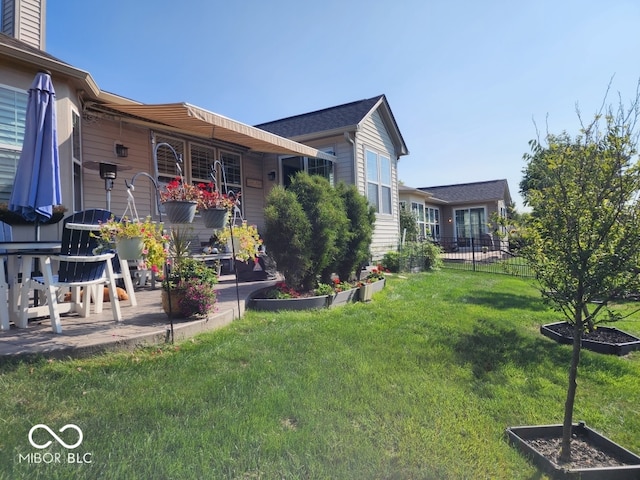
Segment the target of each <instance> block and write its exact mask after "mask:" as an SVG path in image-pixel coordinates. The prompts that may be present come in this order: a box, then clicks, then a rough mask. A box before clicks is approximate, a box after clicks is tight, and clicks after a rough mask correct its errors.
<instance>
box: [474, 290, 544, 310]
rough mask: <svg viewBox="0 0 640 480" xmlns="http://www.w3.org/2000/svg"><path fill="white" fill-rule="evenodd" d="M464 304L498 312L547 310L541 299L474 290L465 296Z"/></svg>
mask: <svg viewBox="0 0 640 480" xmlns="http://www.w3.org/2000/svg"><path fill="white" fill-rule="evenodd" d="M465 302H466V303H470V304H473V305H483V306H487V307H491V308H495V309H499V310H506V309H518V310H529V311H536V312H539V311H543V310H547V308H548V307H547V306H546V305H545V304H544V302H543V300H542V299H541V298H536V297H532V296H531V295H515V294H512V293H503V292H493V291H488V290H475V291H471V292H469V294H468V295H466V296H465Z"/></svg>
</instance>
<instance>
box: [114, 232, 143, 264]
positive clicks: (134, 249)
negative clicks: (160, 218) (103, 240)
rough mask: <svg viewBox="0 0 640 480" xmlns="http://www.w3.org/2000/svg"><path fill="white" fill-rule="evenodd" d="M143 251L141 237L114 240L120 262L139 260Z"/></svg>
mask: <svg viewBox="0 0 640 480" xmlns="http://www.w3.org/2000/svg"><path fill="white" fill-rule="evenodd" d="M143 250H144V240H143V239H142V237H136V238H116V251H117V252H118V257H120V259H121V260H140V259H141V258H142V252H143Z"/></svg>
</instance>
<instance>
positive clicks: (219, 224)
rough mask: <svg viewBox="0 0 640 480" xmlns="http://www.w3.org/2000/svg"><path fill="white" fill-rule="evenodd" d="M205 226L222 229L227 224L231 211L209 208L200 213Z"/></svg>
mask: <svg viewBox="0 0 640 480" xmlns="http://www.w3.org/2000/svg"><path fill="white" fill-rule="evenodd" d="M200 215H201V216H202V221H203V222H204V226H205V227H207V228H215V229H222V228H224V227H225V225H226V224H227V219H228V218H229V211H228V210H227V209H226V208H208V209H207V210H202V212H200Z"/></svg>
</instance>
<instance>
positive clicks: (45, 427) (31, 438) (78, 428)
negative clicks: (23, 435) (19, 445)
mask: <svg viewBox="0 0 640 480" xmlns="http://www.w3.org/2000/svg"><path fill="white" fill-rule="evenodd" d="M39 428H42V429H44V430H46V431H47V432H49V434H51V436H52V437H53V438H54V439H55V440H56V441H57V442H58V443H59V444H60V445H62V446H63V447H64V448H68V449H74V448H76V447H78V446H80V444H81V443H82V430H80V427H78V426H77V425H74V424H72V423H69V424H67V425H65V426H64V427H62V428H61V429H60V430H59V432H60V433H62V432H64V431H65V430H67V429H69V428H72V429H74V430H75V431H76V432H78V441H77V442H76V443H74V444H72V445H68V444H66V443H64V441H63V440H62V439H61V438H60V437H59V436H58V435H56V434H55V432H54V431H53V430H51V429H50V428H49V427H48V426H47V425H44V424H42V423H39V424H38V425H34V426H33V427H31V430H29V443H30V444H31V445H32V446H33V447H34V448H40V449H42V448H47V447H48V446H49V445H51V444H52V443H53V442H52V441H51V440H49V441H48V442H46V443H43V444H42V445H39V444H37V443H36V442H34V441H33V432H35V431H36V430H37V429H39Z"/></svg>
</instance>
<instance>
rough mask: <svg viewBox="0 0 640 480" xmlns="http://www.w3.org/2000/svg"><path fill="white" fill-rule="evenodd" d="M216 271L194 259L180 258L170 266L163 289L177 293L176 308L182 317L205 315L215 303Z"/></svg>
mask: <svg viewBox="0 0 640 480" xmlns="http://www.w3.org/2000/svg"><path fill="white" fill-rule="evenodd" d="M217 283H218V275H217V271H216V269H214V268H210V267H208V266H207V265H206V264H205V263H204V262H201V261H200V260H196V259H194V258H182V259H180V260H179V261H177V262H176V263H175V264H174V265H171V268H170V269H169V272H168V274H167V278H166V281H165V282H164V289H165V290H166V291H171V293H174V292H175V293H177V295H175V297H176V298H177V299H178V305H176V307H177V308H178V310H179V311H180V313H182V314H183V315H185V316H187V317H189V316H191V315H196V314H197V315H205V314H207V313H208V312H210V311H211V310H212V309H213V308H214V306H215V303H216V291H215V287H214V286H215V284H217Z"/></svg>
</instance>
